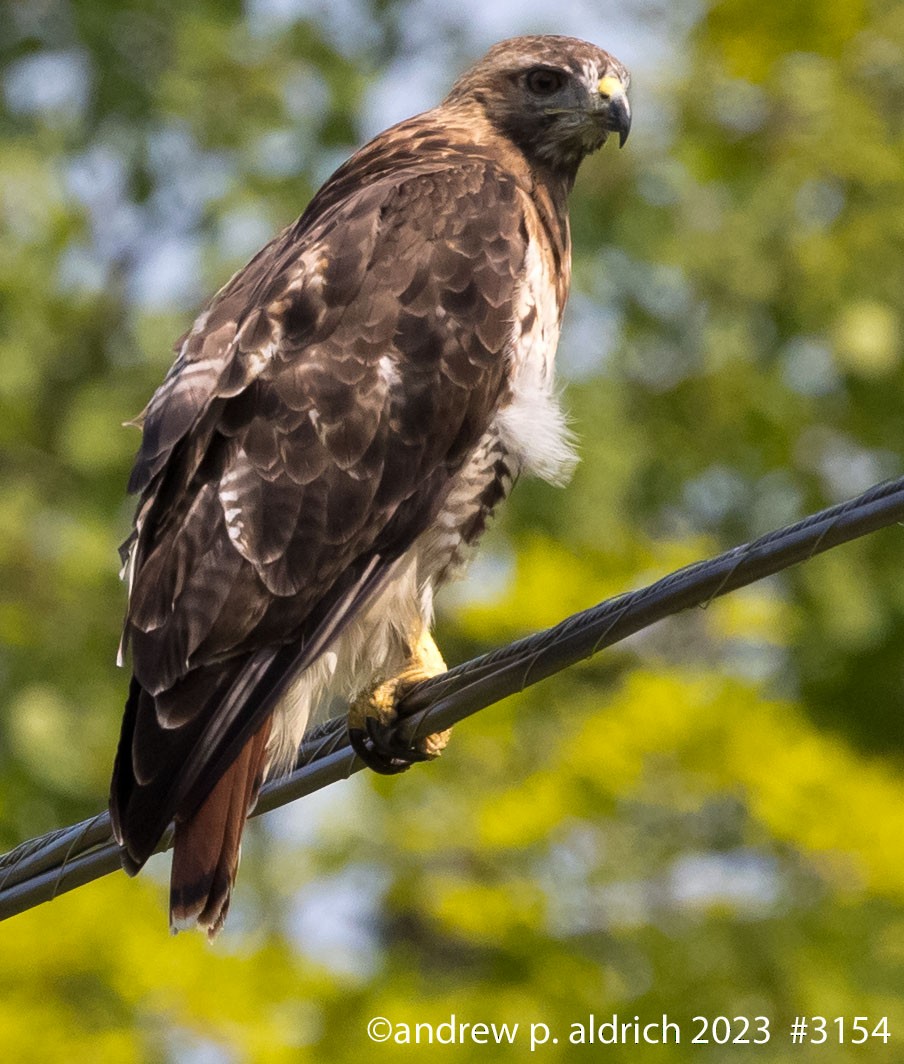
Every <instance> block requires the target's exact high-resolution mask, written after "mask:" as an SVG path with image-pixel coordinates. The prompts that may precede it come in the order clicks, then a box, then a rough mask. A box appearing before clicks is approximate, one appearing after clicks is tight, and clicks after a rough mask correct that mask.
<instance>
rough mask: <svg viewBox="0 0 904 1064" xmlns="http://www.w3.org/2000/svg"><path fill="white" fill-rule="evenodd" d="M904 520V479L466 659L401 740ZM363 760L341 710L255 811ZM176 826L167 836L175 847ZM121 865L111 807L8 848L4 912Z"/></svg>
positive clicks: (1, 892) (2, 873) (431, 685)
mask: <svg viewBox="0 0 904 1064" xmlns="http://www.w3.org/2000/svg"><path fill="white" fill-rule="evenodd" d="M901 521H904V477H901V478H899V479H897V480H893V481H887V482H884V483H882V484H877V485H875V486H873V487H872V488H869V489H868V490H867V491H865V492H864V493H863V494H862V495H858V496H857V497H856V498H854V499H851V500H849V501H848V502H844V503H840V504H838V505H837V506H832V507H830V508H829V509H826V510H821V511H820V512H819V513H815V514H812V515H811V516H809V517H806V518H804V519H803V520H802V521H798V522H797V523H795V524H793V525H788V526H786V527H784V528H781V529H778V530H776V531H774V532H769V533H767V534H766V535H764V536H761V537H760V538H759V539H756V540H753V541H752V542H750V543H746V544H743V545H742V546H739V547H734V548H733V549H731V550H729V551H726V552H725V553H724V554H719V555H717V556H716V557H714V558H710V559H707V560H706V561H700V562H696V563H694V564H693V565H689V566H686V567H684V568H682V569H678V570H677V571H675V572H673V573H670V574H669V575H668V576H665V577H663V578H662V579H660V580H657V581H656V582H655V583H653V584H650V585H648V586H647V587H644V588H641V589H639V590H637V591H631V592H628V593H626V594H622V595H618V596H616V597H615V598H611V599H607V600H606V601H605V602H601V603H600V604H599V605H597V606H593V607H591V608H590V609H587V610H583V611H581V612H580V613H576V614H573V615H572V616H571V617H568V618H566V619H565V620H563V621H561V622H560V623H559V624H557V625H554V626H553V627H552V628H547V629H546V630H545V631H543V632H539V633H537V634H536V635H532V636H529V637H527V638H525V639H519V640H517V641H516V642H513V643H510V644H508V645H507V646H505V647H501V648H500V649H498V650H493V651H491V652H490V653H488V654H483V655H481V656H480V657H477V658H473V659H471V660H470V661H466V662H464V663H463V664H461V665H457V666H455V667H454V668H452V669H450V670H449V671H448V672H446V673H444V674H443V675H441V676H437V677H434V678H433V679H431V680H427V681H425V682H424V683H421V684H418V685H417V687H415V688H413V689H412V690H411V691H410V692H409V693H408V695H407V696H406V697H405V698H404V699H403V701H402V702H401V703H400V704H399V707H398V708H399V720H398V721H397V723H396V725H395V726H394V729H393V731H394V741H395V743H396V745H397V747H398V748H399V749H404V748H407V747H412V746H413V745H414V743H415V741H416V739H417V737H418V736H420V735H425V734H430V733H432V732H437V731H442V730H443V729H445V728H449V727H451V726H452V725H453V724H456V723H458V722H459V721H461V720H464V719H465V718H466V717H468V716H471V715H472V714H474V713H476V712H478V711H479V710H481V709H484V708H485V707H487V706H489V705H492V704H493V703H494V702H498V701H500V700H501V699H503V698H506V697H508V696H509V695H511V694H515V693H516V692H518V691H521V690H523V689H524V688H526V687H529V686H531V685H532V684H535V683H537V682H539V681H540V680H543V679H545V678H547V677H549V676H551V675H553V674H554V673H556V672H559V671H561V670H562V669H565V668H567V667H568V666H570V665H574V664H576V663H577V662H579V661H581V660H582V659H584V658H588V657H591V656H592V655H594V654H596V653H598V652H599V651H600V650H603V649H604V648H605V647H609V646H612V645H614V644H615V643H618V642H619V641H621V640H622V639H625V638H627V637H628V636H629V635H633V634H634V633H635V632H638V631H640V630H641V629H643V628H646V627H648V626H649V625H651V624H654V623H655V622H656V621H659V620H662V619H663V618H665V617H667V616H669V615H670V614H674V613H678V612H679V611H681V610H685V609H688V608H689V607H691V606H705V605H707V604H708V603H709V602H711V601H712V600H713V599H715V598H718V597H719V596H720V595H724V594H727V593H728V592H729V591H734V590H736V589H738V588H740V587H745V586H746V585H748V584H751V583H754V582H755V581H757V580H761V579H763V578H764V577H766V576H771V575H773V574H774V573H778V572H780V571H781V570H783V569H787V568H788V567H789V566H792V565H796V564H797V563H799V562H802V561H806V560H807V559H808V558H812V557H813V556H814V555H817V554H821V553H823V552H825V551H827V550H830V549H831V548H833V547H837V546H839V545H840V544H842V543H847V542H848V541H850V540H853V539H857V538H859V537H861V536H865V535H868V534H869V533H871V532H875V531H877V530H878V529H880V528H884V527H886V526H887V525H891V524H895V523H897V522H901ZM362 768H364V764H363V762H361V761H360V760H359V759H358V758H357V757H356V756H355V754H354V752H353V751H352V749H351V747H350V745H349V743H348V735H347V730H346V721H345V718H344V717H337V718H334V719H332V720H329V721H327V722H326V723H325V724H323V725H322V726H321V727H320V728H318V729H317V730H316V731H314V732H312V733H311V734H310V735H309V736H308V737H307V738H306V739H305V742H304V743H303V744H302V747H301V749H300V751H299V756H298V759H297V761H296V765H295V768H294V769H293V771H292V772H291V773H290V774H289V775H287V776H284V777H281V778H279V779H275V780H271V781H269V782H268V783H267V784H265V786H264V787H263V789H262V791H261V795H260V799H259V801H258V803H257V807H256V808H255V810H254V813H253V815H254V816H258V815H259V814H261V813H265V812H268V811H269V810H271V809H275V808H277V807H279V806H282V805H286V804H287V803H289V802H292V801H294V800H295V799H296V798H301V797H303V796H304V795H306V794H310V793H311V792H312V791H316V790H319V789H320V788H322V787H325V786H327V785H328V784H330V783H334V782H335V781H337V780H340V779H345V778H346V777H348V776H350V775H351V774H352V773H354V772H357V771H359V770H360V769H362ZM171 842H172V833H171V832H168V833H167V834H166V835H165V836H164V837H163V839H161V842H160V846H159V847H158V850H166V849H168V848H169V847H170V845H171ZM117 868H119V852H118V848H117V846H116V843H115V842H114V840H113V837H112V834H111V830H110V816H109V813H107V812H104V813H99V814H98V815H97V816H94V817H91V818H90V819H88V820H83V821H81V822H80V823H78V824H74V825H72V826H71V827H67V828H61V829H59V830H57V831H52V832H49V833H48V834H46V835H42V836H40V837H38V838H35V839H30V840H28V841H27V842H23V843H22V844H21V845H19V846H17V847H16V848H15V849H14V850H11V851H10V852H9V853H6V854H3V855H2V856H0V920H2V919H6V918H7V917H10V916H14V915H15V914H16V913H20V912H24V911H25V910H27V909H30V908H33V907H34V906H36V905H39V904H40V903H41V902H45V901H49V900H50V899H52V898H54V897H56V896H57V895H58V894H63V893H65V892H66V891H69V890H73V889H75V888H76V887H79V886H82V885H83V884H85V883H89V882H91V881H92V880H94V879H98V878H100V877H101V876H104V875H106V874H107V873H109V872H113V871H115V870H116V869H117Z"/></svg>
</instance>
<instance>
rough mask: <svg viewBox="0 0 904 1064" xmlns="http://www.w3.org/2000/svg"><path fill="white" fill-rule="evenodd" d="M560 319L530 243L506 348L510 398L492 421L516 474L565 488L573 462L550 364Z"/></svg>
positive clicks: (543, 265) (543, 262)
mask: <svg viewBox="0 0 904 1064" xmlns="http://www.w3.org/2000/svg"><path fill="white" fill-rule="evenodd" d="M560 324H561V317H560V313H559V305H558V300H557V298H556V286H555V283H554V281H553V278H552V277H551V276H550V272H549V265H548V262H547V257H546V256H545V255H544V254H543V253H542V252H541V251H540V250H539V248H538V246H537V242H536V241H535V240H532V241H531V242H530V243H529V244H528V247H527V254H526V256H525V262H524V280H523V282H522V284H521V288H520V290H519V292H518V295H517V298H516V301H515V314H514V322H513V325H512V339H511V346H510V349H509V359H510V367H511V369H510V374H511V375H510V378H509V387H510V397H509V401H508V402H507V403H506V404H505V406H503V407H502V408H501V409H500V410H499V412H498V414H497V415H496V418H495V421H494V429H495V431H496V433H497V434H498V436H499V439H500V440H501V442H502V444H503V446H504V447H505V448H506V450H507V451H509V453H510V454H511V455H512V456H513V457H514V458H515V459H516V461H517V463H518V468H519V471H524V472H526V473H533V474H534V475H536V476H539V477H542V478H543V479H544V480H548V481H549V482H550V483H553V484H563V483H565V482H566V481H567V480H568V478H569V476H570V475H571V472H572V470H573V469H574V466H575V464H576V462H577V455H576V454H575V451H574V445H573V438H572V435H571V433H570V431H569V429H568V422H567V419H566V417H565V414H564V412H563V410H562V407H561V405H560V402H559V396H558V394H557V393H556V388H555V379H554V375H553V362H554V359H555V354H556V347H557V345H558V342H559V326H560Z"/></svg>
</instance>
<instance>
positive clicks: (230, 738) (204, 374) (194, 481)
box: [111, 136, 526, 870]
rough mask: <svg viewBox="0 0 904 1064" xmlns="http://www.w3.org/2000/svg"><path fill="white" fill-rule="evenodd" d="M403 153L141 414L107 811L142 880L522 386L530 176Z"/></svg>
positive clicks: (364, 164) (192, 348) (375, 157)
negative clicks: (512, 338) (122, 670)
mask: <svg viewBox="0 0 904 1064" xmlns="http://www.w3.org/2000/svg"><path fill="white" fill-rule="evenodd" d="M383 139H384V140H385V144H384V145H383V146H382V148H380V146H379V142H378V146H377V147H376V148H375V147H371V148H370V149H369V150H368V152H367V153H365V155H363V156H362V157H360V158H361V163H360V172H358V173H357V174H355V172H354V162H353V164H352V166H351V167H349V166H346V167H345V168H343V170H341V171H340V172H339V173H338V174H337V178H336V181H335V182H333V183H328V184H327V185H326V186H325V188H324V190H323V191H322V192H321V193H320V194H319V196H318V197H317V199H316V200H315V201H314V202H313V203H312V205H311V207H310V208H309V210H308V211H307V212H306V213H305V215H303V216H302V218H301V219H300V220H299V222H298V223H296V225H295V226H293V227H291V228H290V229H288V230H286V231H285V232H284V233H282V234H281V235H280V236H279V237H278V238H277V239H276V240H274V241H273V242H272V243H271V244H270V245H269V246H268V247H267V248H265V249H264V251H263V252H261V253H260V254H259V255H258V256H257V257H256V258H255V259H254V260H253V261H252V262H251V263H250V264H249V265H248V266H247V267H246V268H245V269H244V270H243V271H241V272H240V273H239V274H237V275H236V276H235V277H234V278H233V279H232V281H230V282H229V284H228V285H227V286H226V287H225V288H224V289H223V290H222V291H221V292H220V293H219V295H218V296H217V297H216V298H215V299H214V300H213V302H212V304H211V305H210V306H209V307H208V308H207V309H206V310H205V311H204V313H203V314H202V315H201V317H200V318H199V320H198V323H197V324H196V326H195V328H194V329H193V331H192V332H191V333H190V334H189V335H188V337H187V339H186V341H185V343H184V344H183V347H182V350H181V352H180V355H179V357H178V359H177V361H176V363H175V365H174V366H173V369H172V370H171V371H170V373H169V375H168V376H167V378H166V380H165V381H164V383H163V384H162V385H161V387H160V389H159V390H158V392H157V393H156V395H155V396H154V398H153V399H152V400H151V403H150V404H149V406H148V408H147V410H146V411H145V414H144V415H143V424H144V434H143V441H142V446H141V450H140V453H139V455H138V459H137V462H136V465H135V470H134V473H133V478H132V486H133V488H135V489H136V490H139V491H141V492H142V496H141V500H140V503H139V508H138V515H137V518H136V533H135V537H134V542H133V544H132V551H133V558H132V570H133V571H132V585H131V595H130V603H129V611H128V616H127V620H126V626H125V633H124V640H125V642H127V643H130V644H131V648H132V658H133V668H134V680H133V686H132V693H131V696H130V699H129V703H128V705H127V709H126V715H125V719H124V722H123V732H122V737H121V740H120V748H119V753H118V756H117V764H116V768H115V771H114V780H113V790H112V798H111V809H112V811H113V817H114V823H115V824H116V826H117V833H118V835H119V837H120V838H121V840H122V842H123V843H124V846H125V850H126V864H127V866H128V867H130V870H136V869H137V868H138V867H140V865H141V864H142V863H143V861H144V860H145V859H146V858H147V856H148V855H149V854H150V853H151V852H152V851H153V848H154V846H155V845H156V843H157V841H158V839H159V837H160V835H161V834H162V832H163V831H164V830H165V828H166V826H167V824H168V823H169V822H170V821H171V820H172V819H173V817H175V816H178V817H179V818H184V817H186V816H188V815H190V814H191V813H192V812H193V810H194V809H195V808H197V806H198V804H199V803H200V802H201V801H202V800H203V799H204V798H205V796H206V795H207V794H208V793H209V792H210V791H211V788H213V786H214V785H215V783H216V782H217V780H218V779H219V778H220V776H222V774H223V772H224V771H225V770H226V769H227V768H228V767H229V765H230V764H231V763H232V762H233V761H234V759H235V758H236V757H237V755H238V753H239V751H240V750H241V749H242V748H243V746H244V745H245V744H246V743H247V741H248V739H249V737H250V736H251V735H253V734H255V733H256V732H258V731H259V730H260V728H261V725H262V723H263V722H264V721H265V720H266V719H267V716H268V714H269V712H270V710H271V709H272V706H273V703H274V701H275V699H276V697H277V696H278V694H279V692H280V690H281V689H282V687H283V686H284V685H285V683H286V681H287V680H288V679H289V678H290V677H291V676H292V675H293V674H294V673H295V672H296V671H297V670H298V669H299V668H301V667H304V666H305V665H306V664H308V663H309V662H310V660H312V658H313V657H314V656H316V654H317V653H319V652H321V651H322V649H323V648H324V646H325V645H326V643H327V642H328V640H329V639H331V638H333V637H334V636H335V635H336V634H337V632H338V631H340V630H341V628H342V626H343V625H344V624H345V623H346V622H347V620H348V619H349V618H350V617H351V616H352V615H353V614H354V613H355V611H356V610H358V609H359V608H360V607H361V605H362V603H363V602H364V601H366V599H367V597H368V596H369V595H370V594H371V593H372V592H373V590H374V589H375V588H376V587H378V586H379V585H380V582H381V580H382V579H384V578H385V575H386V573H387V572H388V569H389V567H390V566H391V565H392V562H393V561H394V560H395V559H396V558H397V557H399V555H400V554H402V553H403V552H404V550H405V549H406V548H407V547H408V546H409V545H410V544H411V543H412V542H413V540H414V539H415V538H416V537H417V535H418V534H419V533H420V532H421V531H423V530H424V529H425V528H427V527H428V526H429V525H430V523H431V522H432V520H433V518H434V516H435V515H436V513H437V511H438V509H439V507H440V505H441V503H442V500H443V497H444V494H445V492H446V491H447V489H448V486H449V483H450V479H451V478H452V477H453V475H454V474H455V472H456V471H457V470H458V469H459V468H460V467H461V465H462V463H463V461H464V460H465V458H466V457H467V455H468V453H469V452H470V450H471V449H472V448H473V447H474V446H475V444H476V443H477V441H478V440H479V439H480V437H481V435H482V434H483V432H484V431H485V430H486V428H487V426H488V424H489V422H490V420H491V418H492V415H493V412H494V410H495V408H496V405H497V402H498V400H499V397H500V393H501V390H502V389H503V387H504V380H505V372H506V365H505V361H506V360H505V351H506V345H507V341H508V338H509V335H510V332H511V328H512V324H511V323H512V313H513V311H512V305H513V298H514V295H515V290H516V287H517V279H518V275H519V270H520V267H521V264H522V261H523V258H524V253H525V246H526V236H525V227H524V220H523V214H522V209H521V206H520V203H521V199H520V193H519V191H518V189H517V188H516V186H515V183H514V180H513V179H512V178H511V177H509V176H507V175H506V174H505V173H504V172H502V171H501V170H499V169H498V168H497V167H496V166H495V165H494V163H493V162H492V161H491V160H490V159H488V158H481V157H479V156H474V155H473V154H471V155H465V154H461V155H458V156H456V155H455V154H454V153H452V152H448V153H447V154H446V155H445V156H443V157H439V156H437V155H436V154H434V156H433V157H432V158H431V157H430V156H429V153H428V156H427V158H426V159H425V158H424V157H423V153H422V155H421V158H420V160H419V161H418V162H417V164H416V165H415V164H414V163H413V162H412V158H413V155H412V152H411V147H410V143H407V142H406V140H405V138H404V137H399V136H395V137H393V136H390V137H388V138H383ZM394 153H395V154H396V155H398V156H399V158H400V159H401V160H402V162H403V166H402V168H401V169H400V168H399V165H398V163H396V164H395V165H394V159H393V156H394Z"/></svg>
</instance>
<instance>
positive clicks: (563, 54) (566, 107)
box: [447, 36, 631, 175]
mask: <svg viewBox="0 0 904 1064" xmlns="http://www.w3.org/2000/svg"><path fill="white" fill-rule="evenodd" d="M629 81H630V75H629V74H628V71H627V70H626V69H625V68H624V66H623V65H622V64H621V63H620V62H619V61H618V60H617V59H616V58H615V57H614V56H611V55H609V53H608V52H604V51H603V50H602V49H601V48H597V47H596V46H595V45H593V44H588V43H587V42H586V41H581V40H577V39H576V38H574V37H552V36H544V37H514V38H512V39H511V40H507V41H502V42H500V43H499V44H497V45H495V46H494V47H493V48H491V49H490V51H489V52H488V53H487V54H486V55H485V56H484V57H483V59H481V60H480V61H479V62H478V63H476V64H475V65H474V66H472V67H471V68H470V69H469V70H467V71H465V73H464V74H462V76H461V77H460V78H459V79H458V81H456V82H455V85H454V86H453V87H452V91H451V92H450V93H449V96H448V97H447V103H454V102H463V103H472V104H477V105H479V106H481V107H482V108H483V110H484V111H485V113H486V115H487V117H488V119H489V120H490V122H491V123H492V124H493V125H494V126H495V127H496V128H497V129H499V130H500V131H502V132H504V133H505V134H506V135H507V136H509V137H511V139H512V140H513V141H514V142H515V143H516V144H517V145H518V147H519V148H521V150H522V151H523V152H524V153H525V155H526V156H527V157H528V158H529V159H532V160H535V161H538V162H540V163H542V164H544V165H546V166H548V167H551V168H552V169H553V170H557V171H561V172H563V173H570V174H572V175H573V173H574V172H575V171H576V170H577V167H578V165H579V164H580V162H581V160H582V159H583V158H584V157H585V156H586V155H589V154H590V153H591V152H594V151H596V150H597V149H598V148H600V147H602V145H603V144H605V142H606V140H607V138H608V136H609V134H610V133H617V134H618V136H619V142H620V143H621V144H624V143H625V141H626V140H627V137H628V132H629V130H630V129H631V108H630V106H629V104H628V96H627V89H628V83H629Z"/></svg>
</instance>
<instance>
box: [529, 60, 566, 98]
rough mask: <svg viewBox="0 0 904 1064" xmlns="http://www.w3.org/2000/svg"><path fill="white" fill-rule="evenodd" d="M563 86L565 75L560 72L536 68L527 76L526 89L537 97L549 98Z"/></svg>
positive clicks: (547, 68) (546, 68)
mask: <svg viewBox="0 0 904 1064" xmlns="http://www.w3.org/2000/svg"><path fill="white" fill-rule="evenodd" d="M564 84H565V75H564V74H563V73H562V71H561V70H551V69H550V68H549V67H536V68H535V69H534V70H531V71H530V73H529V74H528V75H527V87H528V88H529V89H530V91H531V92H532V93H534V94H535V95H537V96H551V95H552V94H553V93H554V92H558V91H559V89H561V88H562V86H563V85H564Z"/></svg>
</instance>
